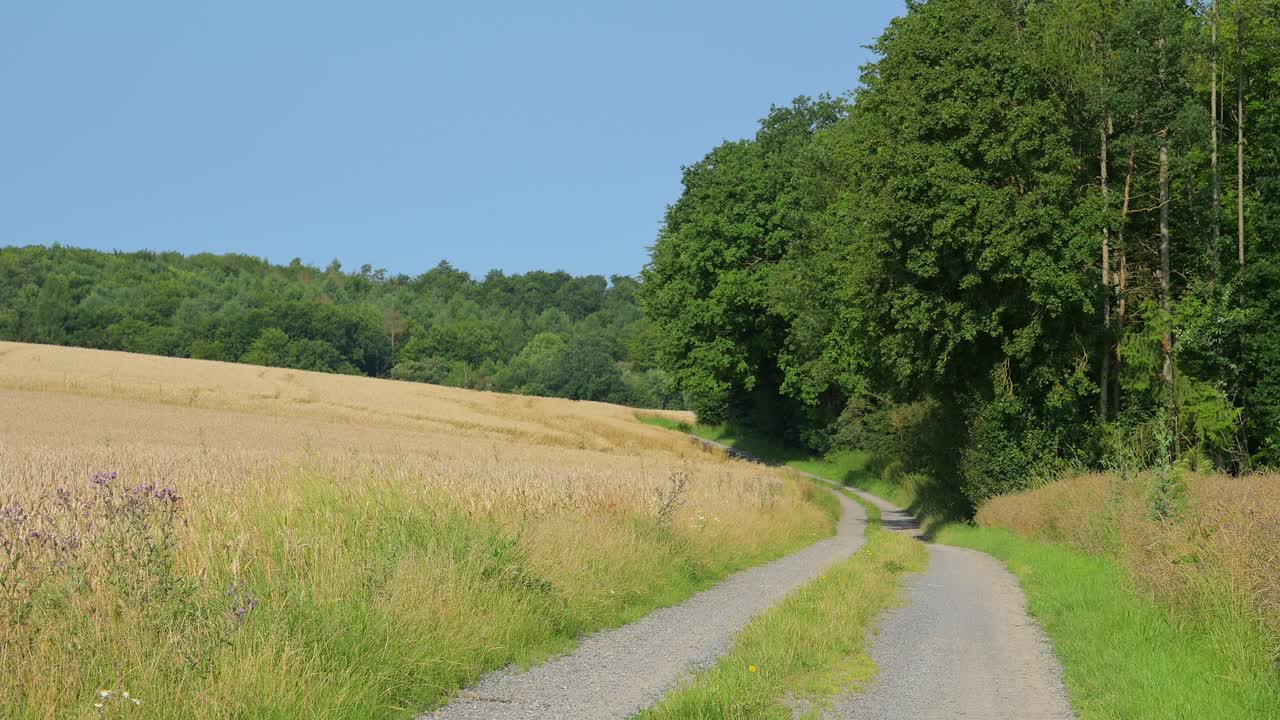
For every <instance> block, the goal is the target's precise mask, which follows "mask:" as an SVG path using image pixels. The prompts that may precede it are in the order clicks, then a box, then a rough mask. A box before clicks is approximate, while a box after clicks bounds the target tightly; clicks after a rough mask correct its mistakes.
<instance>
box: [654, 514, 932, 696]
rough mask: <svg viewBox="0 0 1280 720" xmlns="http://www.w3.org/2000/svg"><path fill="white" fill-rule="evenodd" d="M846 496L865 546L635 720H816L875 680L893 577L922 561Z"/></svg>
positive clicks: (918, 549)
mask: <svg viewBox="0 0 1280 720" xmlns="http://www.w3.org/2000/svg"><path fill="white" fill-rule="evenodd" d="M849 496H850V497H852V498H853V499H854V500H857V501H858V502H859V503H861V504H862V505H863V506H864V507H865V508H866V510H867V520H868V522H867V529H866V535H867V543H866V545H864V546H863V547H862V548H861V549H860V550H858V552H856V553H854V555H853V556H852V557H850V558H848V559H846V560H844V561H842V562H840V563H838V564H836V565H835V566H834V567H832V568H831V569H829V570H827V571H826V572H825V573H824V574H823V575H822V576H821V577H819V578H818V579H816V580H814V581H812V582H810V583H809V584H807V585H805V586H804V587H802V588H800V589H799V590H797V591H795V592H794V593H792V594H790V595H788V596H787V597H786V598H785V599H784V600H783V601H782V602H780V603H779V604H777V605H775V606H774V607H772V608H770V609H769V610H767V611H766V612H765V613H763V614H762V615H760V616H759V617H757V618H756V619H755V620H753V621H752V622H751V623H750V624H748V625H747V627H746V628H745V629H743V631H742V632H741V634H740V635H739V636H738V638H737V640H736V642H735V644H734V647H733V649H732V650H731V651H730V652H729V654H728V655H726V656H725V657H724V658H723V659H721V661H720V662H719V663H717V664H716V665H715V666H714V667H712V668H710V669H708V670H706V671H704V672H702V673H700V674H699V675H698V676H696V677H695V678H694V680H693V681H692V682H691V683H689V684H688V685H685V686H683V687H681V688H678V689H677V690H675V691H674V692H672V693H671V694H669V695H668V696H667V697H666V698H665V699H664V700H663V702H662V703H660V704H659V705H658V706H656V707H654V708H651V709H650V710H647V711H646V712H644V713H642V714H640V715H639V716H638V717H639V718H641V719H642V720H666V719H672V720H674V719H675V718H680V719H681V720H689V719H695V718H706V719H707V720H711V719H713V718H714V719H721V718H727V719H733V718H739V719H744V720H745V719H746V718H753V719H754V718H778V719H779V720H783V719H790V718H792V717H794V716H795V715H796V714H797V712H796V711H797V710H799V711H800V712H799V714H801V715H802V716H804V717H817V713H818V711H819V710H820V709H821V708H822V707H823V704H824V702H825V701H826V700H827V699H828V698H830V697H832V696H833V695H835V694H837V693H841V692H844V691H847V690H848V688H849V687H851V686H856V685H858V684H863V683H866V682H867V681H869V680H870V679H871V678H872V677H874V675H875V672H876V667H875V663H874V662H873V661H872V659H871V656H870V654H869V642H868V631H869V629H870V628H871V626H872V625H873V623H874V622H875V620H876V618H877V617H878V616H879V615H880V614H881V612H882V611H883V610H885V609H886V608H888V607H891V606H893V605H895V604H896V603H898V602H899V601H900V597H901V593H900V590H899V587H900V579H901V576H902V575H903V574H904V573H907V572H919V571H921V570H923V569H924V567H925V565H927V564H928V559H929V558H928V553H927V552H926V551H925V549H924V546H923V545H921V544H920V543H918V542H916V541H915V540H912V539H911V538H909V537H907V536H905V535H901V534H898V533H893V532H890V531H888V530H885V529H884V528H883V527H882V526H881V524H880V513H879V511H878V510H877V509H876V508H875V507H874V506H871V505H869V504H867V503H865V502H863V501H861V500H860V499H858V498H856V497H854V496H853V495H852V494H849Z"/></svg>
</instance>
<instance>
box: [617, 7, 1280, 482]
mask: <svg viewBox="0 0 1280 720" xmlns="http://www.w3.org/2000/svg"><path fill="white" fill-rule="evenodd" d="M907 5H908V8H907V12H906V14H905V16H903V17H901V18H899V19H897V20H895V21H893V22H892V23H891V24H890V26H889V27H888V28H887V29H886V30H885V31H884V33H883V35H882V36H881V37H880V38H879V39H878V41H877V42H876V43H875V45H874V50H875V52H876V54H877V59H876V60H875V61H874V62H872V63H871V64H869V65H868V66H866V67H865V68H863V74H862V78H861V83H860V86H859V88H858V89H857V90H856V91H855V92H853V93H850V94H849V95H848V96H847V97H841V98H832V97H821V98H818V99H808V98H800V99H798V100H796V101H795V102H794V103H793V104H792V105H791V106H788V107H776V108H774V109H773V110H772V111H771V112H770V113H769V114H768V116H767V117H766V118H765V119H764V120H763V121H762V122H761V125H760V129H759V131H758V132H757V133H756V135H755V137H754V138H752V139H746V140H742V141H737V142H726V143H724V144H722V145H720V146H719V147H716V148H715V149H713V150H712V151H711V152H710V153H709V154H707V156H706V157H705V158H703V159H702V160H701V161H699V162H697V163H696V164H694V165H692V166H689V167H687V168H685V170H684V178H683V183H684V190H683V194H682V196H681V197H680V199H679V200H678V202H676V203H675V204H674V205H672V206H671V207H670V208H669V210H668V212H667V215H666V218H665V223H664V226H663V228H662V231H661V233H660V237H659V239H658V242H657V244H656V246H655V247H654V249H653V252H652V257H651V261H650V263H649V265H648V266H647V267H646V269H645V271H644V274H643V281H644V282H643V286H642V288H641V298H642V301H643V303H644V306H645V309H646V313H647V316H648V317H649V319H650V320H651V321H652V322H653V323H654V324H655V326H656V327H657V330H658V333H657V336H658V341H659V352H660V355H661V362H662V366H663V367H664V368H666V369H667V370H668V371H670V372H671V374H672V376H673V378H674V379H675V381H676V383H677V384H678V387H679V388H680V389H681V390H682V391H684V392H685V393H686V398H687V400H688V402H689V404H690V406H691V407H692V408H693V409H694V410H696V411H697V413H698V414H699V416H700V418H701V419H702V420H704V421H707V422H711V423H719V422H729V423H732V424H735V425H738V426H741V427H745V428H747V429H750V430H754V431H756V432H760V433H766V434H769V435H772V436H775V437H782V438H786V439H788V440H790V441H791V442H794V443H803V444H805V445H807V446H809V447H810V448H812V449H814V450H818V451H832V450H839V449H841V448H851V447H864V448H865V447H872V448H877V449H880V450H882V451H883V454H884V455H886V456H888V457H892V458H894V459H895V462H899V463H901V464H902V465H903V466H904V467H903V470H904V471H907V472H915V471H920V472H928V473H930V474H931V475H933V476H934V477H937V478H941V479H942V481H943V482H944V483H945V484H946V485H947V487H948V488H949V489H950V491H951V492H952V493H953V494H954V495H955V497H956V498H957V502H960V503H962V504H965V505H968V506H969V507H972V506H973V504H975V503H977V502H980V501H981V500H983V499H984V498H987V497H989V496H991V495H992V494H995V493H1000V492H1006V491H1010V490H1014V489H1018V488H1022V487H1025V486H1027V485H1028V484H1030V483H1034V482H1036V481H1037V480H1038V479H1042V478H1045V477H1049V476H1053V475H1056V474H1058V473H1061V472H1063V471H1064V470H1066V469H1069V468H1081V467H1084V468H1088V467H1100V466H1107V465H1114V464H1116V463H1130V464H1141V463H1144V462H1156V461H1168V460H1169V459H1170V458H1176V459H1178V460H1179V461H1182V462H1186V463H1194V464H1201V465H1214V466H1217V467H1221V468H1224V469H1228V470H1230V471H1235V472H1240V471H1244V470H1247V469H1249V468H1252V467H1257V466H1258V465H1261V464H1271V465H1275V464H1280V322H1278V321H1277V318H1280V2H1278V1H1277V0H1234V1H1226V0H1224V1H1222V2H1216V3H1205V2H1190V3H1189V2H1185V1H1184V0H1108V1H1099V2H1079V1H1078V0H929V1H928V2H922V1H915V2H908V4H907ZM913 465H915V466H917V467H915V468H913V467H912V466H913Z"/></svg>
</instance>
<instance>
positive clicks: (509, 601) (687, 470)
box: [0, 343, 834, 718]
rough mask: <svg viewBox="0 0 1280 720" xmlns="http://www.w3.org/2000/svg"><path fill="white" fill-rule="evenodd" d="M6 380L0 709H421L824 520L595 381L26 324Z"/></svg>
mask: <svg viewBox="0 0 1280 720" xmlns="http://www.w3.org/2000/svg"><path fill="white" fill-rule="evenodd" d="M0 403H3V412H2V413H0V472H2V473H3V475H2V476H0V477H2V479H0V563H3V566H2V567H0V677H3V678H4V679H5V682H3V683H0V716H2V717H5V718H10V717H12V718H87V717H137V718H171V717H172V718H178V717H181V718H190V717H201V718H272V717H278V718H297V717H308V718H348V717H361V718H365V717H385V718H407V717H412V716H414V715H415V714H416V713H419V712H421V711H423V710H426V709H428V708H430V707H432V706H434V705H436V704H439V703H440V702H442V701H443V700H445V699H447V698H448V697H450V696H451V695H452V694H453V693H454V692H456V691H457V689H458V688H459V687H462V686H465V685H466V684H468V683H470V682H473V681H474V680H475V679H476V678H477V677H478V676H479V675H480V674H482V673H483V672H485V671H488V670H491V669H494V668H497V667H500V666H502V665H504V664H507V663H511V662H515V663H530V662H536V661H537V660H539V659H541V658H545V657H546V656H548V655H550V654H553V653H555V652H558V651H562V650H564V649H566V648H567V647H569V646H571V644H572V643H573V642H574V641H575V639H576V638H577V637H579V636H580V635H581V634H582V633H585V632H589V631H591V630H594V629H598V628H601V627H607V626H614V625H618V624H620V623H623V622H626V621H628V620H631V619H634V618H636V617H639V616H640V615H643V614H644V613H646V612H648V611H650V610H652V609H654V608H655V607H658V606H661V605H665V604H670V603H672V602H676V601H679V600H680V599H682V598H684V597H686V596H688V595H689V594H691V593H692V592H694V591H696V590H697V589H699V588H702V587H705V586H707V585H709V584H711V583H713V582H715V581H716V580H717V579H719V578H721V577H723V576H725V575H726V574H728V573H730V572H732V571H734V570H737V569H740V568H743V567H746V566H748V565H750V564H753V563H758V562H761V561H764V560H766V559H770V558H773V557H777V556H778V555H780V554H783V553H785V552H788V551H791V550H794V549H796V548H798V547H800V546H802V545H805V544H808V543H810V542H813V541H814V540H816V539H818V538H821V537H824V536H826V535H828V534H830V532H831V531H832V528H833V526H834V510H833V507H832V504H831V502H830V500H829V498H828V497H827V495H826V494H825V493H822V492H818V491H815V490H814V489H813V487H812V486H811V485H809V484H808V483H806V482H804V481H802V480H799V479H797V478H794V477H788V476H786V475H783V474H782V473H780V472H779V471H775V470H771V469H768V468H764V467H760V466H752V465H748V464H745V463H740V462H731V461H726V460H725V459H724V458H722V457H720V456H719V455H716V454H709V453H707V452H705V451H703V450H702V449H700V448H699V447H698V446H696V445H695V444H693V443H690V442H687V441H686V439H684V438H682V437H680V436H679V435H677V434H675V433H671V432H669V431H665V430H662V429H658V428H654V427H650V426H646V425H643V424H640V423H639V422H637V421H636V419H635V411H634V410H632V409H629V408H623V407H618V406H611V405H605V404H599V403H586V402H573V401H568V400H560V399H548V398H532V397H523V396H510V395H500V394H494V393H482V392H473V391H466V390H458V389H451V388H444V387H436V386H429V385H423V384H416V383H403V382H395V381H389V380H378V379H371V378H362V377H349V376H338V375H325V374H319V373H310V372H303V371H296V370H285V369H275V368H263V367H256V366H248V365H236V364H227V363H218V362H209V361H196V360H182V359H173V358H160V357H151V356H141V355H132V354H127V353H115V352H104V351H93V350H83V349H73V348H62V347H50V346H39V345H25V344H16V343H0ZM667 415H669V416H670V417H672V418H673V419H677V420H683V421H689V420H691V419H692V418H690V417H687V416H686V415H685V414H682V413H667ZM126 692H127V693H128V695H127V696H126V695H125V693H126Z"/></svg>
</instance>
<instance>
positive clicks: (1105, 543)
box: [977, 474, 1280, 661]
mask: <svg viewBox="0 0 1280 720" xmlns="http://www.w3.org/2000/svg"><path fill="white" fill-rule="evenodd" d="M1185 483H1186V495H1185V504H1184V505H1183V506H1182V507H1181V508H1180V509H1179V511H1178V512H1177V513H1175V514H1174V515H1173V516H1171V517H1163V518H1161V517H1157V516H1155V515H1154V514H1153V513H1152V512H1150V507H1149V506H1150V495H1149V489H1148V488H1149V486H1150V481H1149V480H1148V479H1147V478H1145V477H1138V478H1136V479H1134V480H1131V481H1129V482H1125V481H1122V480H1121V479H1120V478H1118V477H1116V476H1114V475H1102V474H1092V475H1085V476H1082V477H1077V478H1072V479H1068V480H1063V481H1059V482H1056V483H1051V484H1049V485H1046V486H1044V487H1042V488H1039V489H1036V490H1032V491H1029V492H1024V493H1018V494H1015V495H1006V496H1003V497H998V498H994V499H993V500H991V501H989V502H988V503H987V504H986V505H984V506H983V507H982V508H981V509H980V510H979V511H978V515H977V521H978V523H979V524H981V525H988V526H1000V527H1006V528H1009V529H1012V530H1014V531H1015V532H1017V533H1018V534H1020V535H1023V536H1025V537H1030V538H1035V539H1039V540H1047V541H1051V542H1062V543H1066V544H1068V545H1071V546H1073V547H1076V548H1078V549H1081V550H1084V551H1086V552H1089V553H1092V554H1099V555H1108V556H1111V557H1114V558H1116V559H1117V560H1118V561H1119V562H1120V563H1121V564H1122V565H1123V566H1124V567H1125V569H1126V570H1127V571H1128V573H1129V575H1130V577H1131V578H1133V581H1134V583H1135V584H1136V586H1137V587H1138V588H1139V589H1140V590H1142V591H1143V592H1145V593H1147V594H1148V595H1150V596H1152V597H1154V598H1156V599H1157V600H1159V601H1160V602H1161V603H1162V604H1164V605H1165V606H1167V607H1170V608H1172V609H1174V610H1175V612H1176V615H1177V616H1178V617H1180V618H1182V619H1184V620H1189V621H1195V622H1202V623H1210V624H1213V623H1222V624H1226V625H1233V626H1238V625H1241V624H1243V625H1248V626H1250V627H1254V628H1262V629H1263V632H1262V633H1260V634H1257V633H1255V634H1256V635H1258V641H1259V642H1261V643H1264V644H1265V646H1266V647H1265V652H1266V653H1267V654H1269V656H1270V657H1271V658H1272V659H1273V660H1277V661H1280V475H1277V474H1256V475H1249V476H1245V477H1229V476H1225V475H1188V476H1187V477H1186V478H1185ZM1239 634H1240V633H1224V634H1223V636H1224V637H1238V636H1239ZM1227 650H1228V651H1230V650H1231V649H1230V648H1227Z"/></svg>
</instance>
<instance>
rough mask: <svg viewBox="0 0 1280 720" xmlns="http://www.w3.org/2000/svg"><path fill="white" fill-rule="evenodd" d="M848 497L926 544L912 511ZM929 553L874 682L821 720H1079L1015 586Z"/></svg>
mask: <svg viewBox="0 0 1280 720" xmlns="http://www.w3.org/2000/svg"><path fill="white" fill-rule="evenodd" d="M702 442H703V443H704V444H708V445H714V446H717V447H721V448H724V447H725V446H723V445H720V444H719V443H712V442H710V441H706V440H703V441H702ZM726 452H729V453H730V454H732V455H735V456H738V457H742V458H744V459H748V460H754V459H755V458H752V457H751V456H750V455H748V454H746V453H743V452H741V451H739V450H733V449H726ZM802 474H804V475H808V476H809V477H812V478H815V479H818V480H824V478H820V477H818V476H816V475H813V474H810V473H802ZM828 482H829V481H828ZM848 490H849V491H850V492H853V493H856V494H857V495H858V496H859V497H861V498H862V499H864V500H866V501H867V502H869V503H871V504H872V505H875V506H876V507H877V508H879V509H880V514H881V519H882V520H883V523H884V527H886V528H888V529H890V530H896V531H898V532H904V533H908V534H910V535H913V536H915V537H920V536H921V531H920V526H919V524H918V523H917V522H916V520H915V518H913V517H912V516H911V514H910V513H908V512H907V511H905V510H903V509H902V508H900V507H898V506H896V505H894V504H892V503H890V502H889V501H887V500H884V499H883V498H880V497H878V496H876V495H872V494H870V493H867V492H864V491H862V490H857V489H854V488H848ZM928 547H929V567H928V569H927V570H926V571H925V572H924V573H923V574H921V575H916V576H912V577H910V578H909V579H908V580H906V583H905V584H906V598H905V600H906V603H905V604H904V605H903V607H901V608H899V609H897V610H892V611H890V612H889V614H888V615H887V616H886V617H885V618H884V619H883V621H882V623H881V625H880V627H879V630H878V632H877V634H876V636H875V637H874V638H873V640H872V646H871V656H872V658H874V659H875V661H876V665H877V666H878V667H879V673H878V674H877V676H876V679H875V680H874V681H873V682H872V683H871V684H870V686H868V687H866V688H862V689H860V690H857V691H852V692H849V693H848V694H846V695H844V696H843V697H840V698H838V700H837V702H836V703H835V704H834V707H833V708H832V709H831V710H830V711H828V712H827V713H824V715H823V717H824V718H825V720H957V719H961V718H971V719H973V720H1073V719H1074V718H1075V713H1074V712H1073V711H1072V709H1071V703H1070V702H1069V701H1068V700H1067V693H1066V689H1065V687H1064V686H1063V684H1062V667H1061V665H1060V664H1059V663H1058V659H1057V657H1055V656H1054V654H1053V648H1052V646H1051V645H1050V643H1049V640H1048V638H1047V637H1045V635H1044V632H1043V631H1042V630H1041V629H1040V625H1039V624H1038V623H1037V622H1036V621H1035V620H1034V619H1033V618H1032V617H1031V616H1030V615H1028V614H1027V609H1026V600H1025V597H1024V596H1023V593H1022V588H1021V587H1020V586H1019V585H1018V581H1017V579H1016V578H1014V577H1013V575H1011V574H1010V573H1009V571H1008V570H1006V569H1005V567H1004V565H1002V564H1001V563H1000V562H999V561H998V560H996V559H995V558H993V557H991V556H990V555H987V554H986V553H980V552H977V551H974V550H966V549H963V548H957V547H949V546H946V545H929V546H928Z"/></svg>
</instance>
